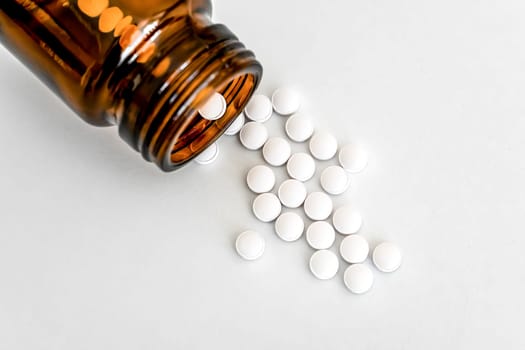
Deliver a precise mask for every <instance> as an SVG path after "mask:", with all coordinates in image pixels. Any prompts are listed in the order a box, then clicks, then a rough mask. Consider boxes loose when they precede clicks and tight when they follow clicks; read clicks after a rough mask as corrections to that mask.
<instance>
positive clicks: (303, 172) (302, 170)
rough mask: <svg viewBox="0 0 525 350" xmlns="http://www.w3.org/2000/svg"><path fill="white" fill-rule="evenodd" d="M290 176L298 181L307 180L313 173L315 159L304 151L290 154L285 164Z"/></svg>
mask: <svg viewBox="0 0 525 350" xmlns="http://www.w3.org/2000/svg"><path fill="white" fill-rule="evenodd" d="M286 170H287V171H288V175H290V177H291V178H293V179H296V180H299V181H303V182H305V181H308V180H310V179H311V178H312V176H314V174H315V160H314V159H313V158H312V157H311V156H310V155H309V154H306V153H295V154H292V156H291V157H290V159H289V160H288V164H287V165H286Z"/></svg>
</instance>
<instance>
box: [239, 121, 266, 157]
mask: <svg viewBox="0 0 525 350" xmlns="http://www.w3.org/2000/svg"><path fill="white" fill-rule="evenodd" d="M240 140H241V143H242V144H243V146H244V147H246V148H247V149H249V150H252V151H255V150H258V149H259V148H261V147H262V146H263V145H264V143H265V142H266V140H268V129H266V127H265V126H264V125H263V124H261V123H257V122H249V123H246V124H245V125H244V126H243V127H242V129H241V134H240Z"/></svg>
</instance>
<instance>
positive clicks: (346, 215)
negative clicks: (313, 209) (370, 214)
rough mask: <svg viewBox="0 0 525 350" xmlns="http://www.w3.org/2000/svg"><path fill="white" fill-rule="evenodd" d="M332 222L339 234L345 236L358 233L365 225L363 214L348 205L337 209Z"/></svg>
mask: <svg viewBox="0 0 525 350" xmlns="http://www.w3.org/2000/svg"><path fill="white" fill-rule="evenodd" d="M332 221H333V224H334V227H335V229H336V230H337V232H339V233H342V234H344V235H350V234H353V233H357V232H358V231H359V230H360V229H361V226H362V225H363V218H362V217H361V213H360V212H359V211H357V210H354V209H352V207H350V206H348V205H346V206H344V207H341V208H339V209H337V210H336V211H335V213H334V216H333V218H332Z"/></svg>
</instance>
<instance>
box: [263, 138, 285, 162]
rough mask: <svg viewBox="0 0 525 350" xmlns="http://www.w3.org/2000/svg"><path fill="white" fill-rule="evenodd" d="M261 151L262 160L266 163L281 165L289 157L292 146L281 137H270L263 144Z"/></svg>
mask: <svg viewBox="0 0 525 350" xmlns="http://www.w3.org/2000/svg"><path fill="white" fill-rule="evenodd" d="M262 153H263V158H264V160H265V161H266V162H267V163H268V164H270V165H273V166H281V165H283V164H285V163H286V162H287V161H288V159H290V155H291V154H292V147H291V146H290V143H289V142H288V141H286V140H285V139H283V138H282V137H272V138H270V139H269V140H268V141H266V143H265V144H264V147H263V151H262Z"/></svg>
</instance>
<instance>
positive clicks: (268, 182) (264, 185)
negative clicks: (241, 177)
mask: <svg viewBox="0 0 525 350" xmlns="http://www.w3.org/2000/svg"><path fill="white" fill-rule="evenodd" d="M246 183H247V184H248V187H249V188H250V190H252V191H253V192H255V193H265V192H270V191H271V190H272V188H273V186H275V174H274V172H273V171H272V169H270V168H268V167H267V166H266V165H257V166H254V167H253V168H251V169H250V171H248V175H247V176H246Z"/></svg>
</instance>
